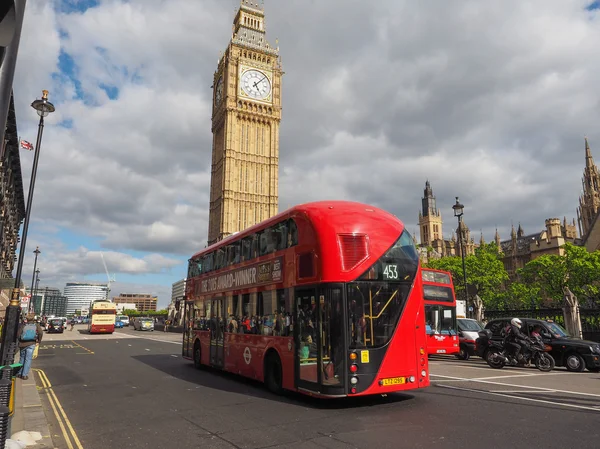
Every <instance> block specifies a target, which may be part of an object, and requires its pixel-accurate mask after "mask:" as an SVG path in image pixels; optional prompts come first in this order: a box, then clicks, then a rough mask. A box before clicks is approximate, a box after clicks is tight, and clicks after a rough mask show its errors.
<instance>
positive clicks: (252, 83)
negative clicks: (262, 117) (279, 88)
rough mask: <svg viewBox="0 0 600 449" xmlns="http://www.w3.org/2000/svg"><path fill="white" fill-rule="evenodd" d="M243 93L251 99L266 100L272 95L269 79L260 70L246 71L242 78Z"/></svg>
mask: <svg viewBox="0 0 600 449" xmlns="http://www.w3.org/2000/svg"><path fill="white" fill-rule="evenodd" d="M240 83H241V86H242V91H243V92H244V93H245V94H246V95H248V96H249V97H250V98H255V99H257V100H264V99H265V98H267V97H268V96H269V95H271V81H270V80H269V77H268V76H267V75H265V74H264V73H263V72H260V71H258V70H253V69H251V70H246V71H245V72H244V73H243V74H242V77H241V78H240Z"/></svg>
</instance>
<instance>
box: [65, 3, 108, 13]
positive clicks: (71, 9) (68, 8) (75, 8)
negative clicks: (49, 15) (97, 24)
mask: <svg viewBox="0 0 600 449" xmlns="http://www.w3.org/2000/svg"><path fill="white" fill-rule="evenodd" d="M98 5H100V1H99V0H62V1H59V2H58V3H57V4H56V11H57V12H60V13H63V14H73V13H84V12H86V11H87V10H88V9H90V8H95V7H96V6H98Z"/></svg>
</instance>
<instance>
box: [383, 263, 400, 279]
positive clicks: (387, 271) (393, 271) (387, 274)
mask: <svg viewBox="0 0 600 449" xmlns="http://www.w3.org/2000/svg"><path fill="white" fill-rule="evenodd" d="M383 278H384V279H398V265H396V264H392V265H386V266H385V268H384V269H383Z"/></svg>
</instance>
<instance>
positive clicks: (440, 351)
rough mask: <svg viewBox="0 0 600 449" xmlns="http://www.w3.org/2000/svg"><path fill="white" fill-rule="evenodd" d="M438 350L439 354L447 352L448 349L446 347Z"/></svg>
mask: <svg viewBox="0 0 600 449" xmlns="http://www.w3.org/2000/svg"><path fill="white" fill-rule="evenodd" d="M436 352H437V353H438V354H445V353H446V350H445V349H438V350H437V351H436Z"/></svg>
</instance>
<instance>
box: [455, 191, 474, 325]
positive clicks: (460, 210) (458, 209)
mask: <svg viewBox="0 0 600 449" xmlns="http://www.w3.org/2000/svg"><path fill="white" fill-rule="evenodd" d="M452 209H454V216H455V217H456V218H457V219H458V241H459V242H460V257H461V258H462V270H463V283H464V286H465V305H466V306H467V312H468V314H469V316H471V317H472V312H470V311H469V293H468V291H467V269H466V267H465V240H464V235H463V234H464V224H463V220H462V217H463V214H464V210H465V206H464V205H462V204H461V203H460V201H458V197H456V203H455V204H454V206H452Z"/></svg>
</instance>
